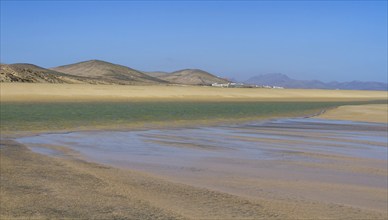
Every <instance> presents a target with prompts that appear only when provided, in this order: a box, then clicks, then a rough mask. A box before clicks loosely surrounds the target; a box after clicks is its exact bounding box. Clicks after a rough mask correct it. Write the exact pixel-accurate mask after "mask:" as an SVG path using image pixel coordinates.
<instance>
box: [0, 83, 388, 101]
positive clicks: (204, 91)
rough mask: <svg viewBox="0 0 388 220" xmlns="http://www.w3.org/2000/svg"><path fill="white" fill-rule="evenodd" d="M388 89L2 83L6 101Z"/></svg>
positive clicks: (328, 96)
mask: <svg viewBox="0 0 388 220" xmlns="http://www.w3.org/2000/svg"><path fill="white" fill-rule="evenodd" d="M387 96H388V92H386V91H349V90H312V89H311V90H304V89H262V88H214V87H199V86H123V85H89V84H39V83H1V84H0V100H1V101H2V102H8V101H12V102H60V101H136V100H137V101H146V100H159V101H163V100H167V101H169V100H170V101H171V100H173V101H179V100H180V101H268V100H270V101H313V102H317V101H342V100H346V101H360V100H386V99H387Z"/></svg>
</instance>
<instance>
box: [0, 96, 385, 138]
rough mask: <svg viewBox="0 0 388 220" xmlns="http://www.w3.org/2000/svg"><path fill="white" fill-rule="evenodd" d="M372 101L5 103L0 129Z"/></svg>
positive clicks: (218, 117) (253, 113)
mask: <svg viewBox="0 0 388 220" xmlns="http://www.w3.org/2000/svg"><path fill="white" fill-rule="evenodd" d="M380 102H381V101H368V102H217V103H211V102H99V103H96V102H90V103H80V102H73V103H71V102H68V103H65V102H63V103H12V102H10V103H7V102H4V103H1V108H0V125H1V129H0V131H1V132H2V133H8V132H18V131H31V132H34V131H60V130H87V129H91V130H93V129H118V128H125V127H131V126H134V125H137V126H141V125H144V124H147V123H156V124H158V123H159V124H165V125H166V126H167V127H168V126H169V125H172V124H173V123H174V122H177V121H185V122H186V123H188V124H195V123H196V121H197V122H199V121H201V122H206V121H209V122H212V121H213V122H214V121H223V122H227V121H233V120H238V119H255V118H257V119H259V118H271V117H289V116H303V115H306V114H314V113H318V112H319V111H321V110H323V109H327V108H332V107H337V106H340V105H355V104H371V103H380Z"/></svg>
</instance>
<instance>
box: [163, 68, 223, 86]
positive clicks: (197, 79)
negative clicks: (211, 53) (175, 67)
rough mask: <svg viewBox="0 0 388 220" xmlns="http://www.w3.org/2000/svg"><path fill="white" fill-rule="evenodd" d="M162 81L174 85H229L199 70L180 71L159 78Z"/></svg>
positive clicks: (221, 79)
mask: <svg viewBox="0 0 388 220" xmlns="http://www.w3.org/2000/svg"><path fill="white" fill-rule="evenodd" d="M159 78H160V79H162V80H165V81H168V82H170V83H174V84H187V85H209V84H212V83H228V82H229V81H228V80H226V79H223V78H220V77H217V76H214V75H212V74H210V73H208V72H205V71H203V70H199V69H185V70H179V71H176V72H173V73H170V74H165V75H161V76H159Z"/></svg>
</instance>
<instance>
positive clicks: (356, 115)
mask: <svg viewBox="0 0 388 220" xmlns="http://www.w3.org/2000/svg"><path fill="white" fill-rule="evenodd" d="M317 117H319V118H325V119H334V120H351V121H365V122H378V123H388V105H387V104H377V105H351V106H340V107H338V108H335V109H330V110H327V111H326V112H325V113H324V114H322V115H319V116H317Z"/></svg>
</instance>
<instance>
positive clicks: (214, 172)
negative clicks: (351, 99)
mask: <svg viewBox="0 0 388 220" xmlns="http://www.w3.org/2000/svg"><path fill="white" fill-rule="evenodd" d="M17 141H18V142H20V143H23V144H25V145H27V146H29V147H30V148H31V150H33V151H35V152H37V153H42V154H46V155H51V156H61V154H60V153H59V152H58V151H56V150H55V149H56V148H55V147H56V146H60V147H66V148H68V149H71V150H73V151H75V152H77V153H79V155H81V156H82V157H83V158H86V159H87V160H90V161H93V162H98V163H102V164H107V165H112V166H116V167H120V168H129V169H133V170H139V171H145V172H148V173H151V174H153V175H157V176H160V177H163V178H167V179H169V180H173V181H177V182H182V183H185V184H190V185H195V186H200V187H207V188H211V189H215V190H220V191H224V192H228V193H233V194H237V195H243V196H247V197H253V198H260V197H262V196H263V195H266V196H275V197H276V196H280V197H284V196H291V197H296V198H308V199H312V200H317V201H325V202H335V203H341V204H349V205H352V206H358V207H363V208H365V207H366V208H370V209H375V210H386V207H387V204H388V202H387V199H386V198H384V195H387V184H388V182H387V176H388V174H387V157H388V148H387V144H388V137H387V124H380V123H361V122H351V121H335V120H322V119H314V118H292V119H279V120H269V121H260V122H252V123H247V124H240V125H224V126H213V127H196V128H181V129H158V130H145V131H93V132H71V133H59V134H41V135H38V136H31V137H23V138H19V139H17ZM53 146H55V147H53ZM269 182H270V183H269ZM303 184H304V186H305V187H300V186H302V185H303ZM293 187H294V188H293ZM325 187H327V188H325ZM371 192H373V193H371Z"/></svg>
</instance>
